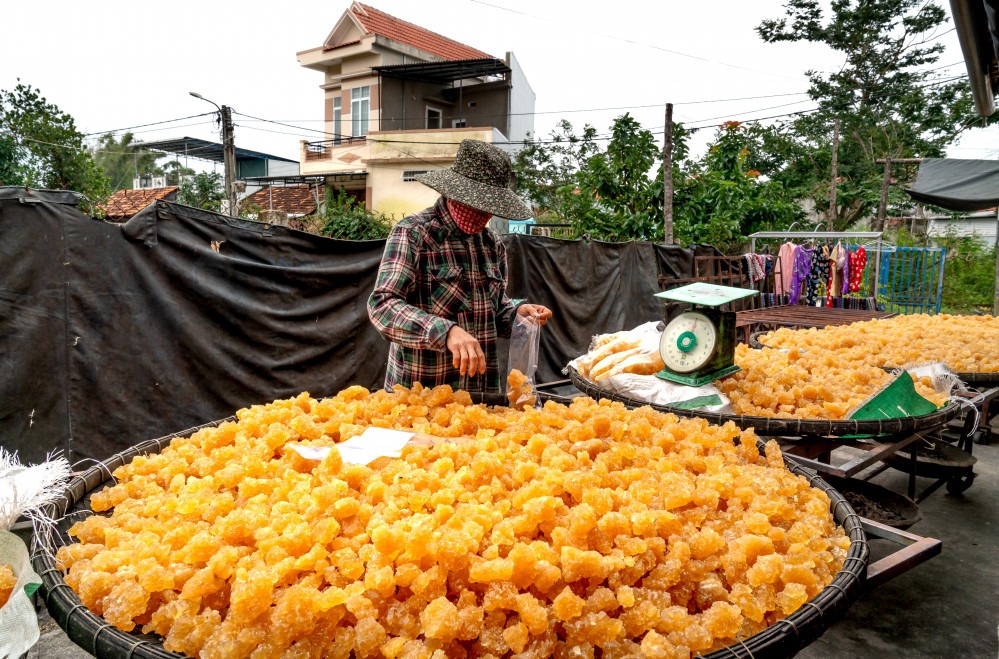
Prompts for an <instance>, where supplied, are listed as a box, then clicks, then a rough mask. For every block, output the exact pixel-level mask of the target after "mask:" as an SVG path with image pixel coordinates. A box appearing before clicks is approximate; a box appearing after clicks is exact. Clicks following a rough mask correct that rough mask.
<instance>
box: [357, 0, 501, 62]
mask: <svg viewBox="0 0 999 659" xmlns="http://www.w3.org/2000/svg"><path fill="white" fill-rule="evenodd" d="M348 11H350V12H351V14H352V15H353V16H354V18H356V19H357V21H358V22H359V23H360V24H361V26H362V27H363V29H364V31H365V32H367V33H369V34H380V35H381V36H383V37H388V38H389V39H394V40H395V41H399V42H401V43H404V44H407V45H410V46H413V47H414V48H419V49H420V50H423V51H426V52H428V53H431V54H433V55H437V56H438V57H442V58H444V59H446V60H465V59H486V58H489V59H492V55H490V54H488V53H484V52H482V51H481V50H478V49H476V48H472V47H471V46H466V45H465V44H463V43H458V42H457V41H455V40H453V39H448V38H447V37H443V36H441V35H439V34H437V33H436V32H431V31H430V30H428V29H426V28H422V27H420V26H419V25H413V24H412V23H408V22H406V21H404V20H401V19H398V18H396V17H395V16H390V15H389V14H386V13H385V12H383V11H379V10H378V9H375V8H374V7H371V6H368V5H364V4H361V3H360V2H355V3H354V4H353V5H351V7H350V9H349V10H348Z"/></svg>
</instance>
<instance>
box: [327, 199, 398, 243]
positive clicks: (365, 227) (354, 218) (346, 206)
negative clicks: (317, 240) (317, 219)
mask: <svg viewBox="0 0 999 659" xmlns="http://www.w3.org/2000/svg"><path fill="white" fill-rule="evenodd" d="M320 216H321V219H322V221H323V227H322V229H320V230H319V234H320V235H323V236H329V237H330V238H339V239H341V240H377V239H380V238H386V237H387V236H388V234H389V230H390V229H391V228H392V223H391V222H389V220H388V218H387V217H385V215H383V214H381V213H373V212H371V211H369V210H368V209H366V208H365V207H364V204H363V203H362V202H359V201H357V199H355V198H354V197H353V196H352V195H349V194H347V191H346V190H344V189H343V188H340V190H339V191H338V192H337V193H336V194H335V195H334V193H333V188H331V187H329V186H327V187H326V192H325V193H324V194H323V208H322V209H321V210H320Z"/></svg>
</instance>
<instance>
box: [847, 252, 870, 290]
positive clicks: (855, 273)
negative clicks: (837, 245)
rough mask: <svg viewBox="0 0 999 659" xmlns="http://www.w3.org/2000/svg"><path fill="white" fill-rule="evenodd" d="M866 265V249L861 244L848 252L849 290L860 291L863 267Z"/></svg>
mask: <svg viewBox="0 0 999 659" xmlns="http://www.w3.org/2000/svg"><path fill="white" fill-rule="evenodd" d="M866 267H867V250H865V249H864V246H863V245H861V246H859V247H858V248H857V251H855V252H853V253H852V254H850V292H851V293H858V292H860V285H861V283H862V282H863V280H864V269H865V268H866Z"/></svg>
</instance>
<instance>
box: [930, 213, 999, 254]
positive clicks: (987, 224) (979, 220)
mask: <svg viewBox="0 0 999 659" xmlns="http://www.w3.org/2000/svg"><path fill="white" fill-rule="evenodd" d="M996 223H997V218H996V215H995V214H994V213H990V214H988V215H983V216H972V217H963V218H959V219H953V220H952V219H938V218H931V219H930V220H929V224H928V225H927V227H926V232H927V233H928V234H929V235H931V236H946V235H948V233H954V234H956V235H958V236H971V235H976V236H978V237H979V238H980V239H981V240H982V242H984V243H986V245H988V246H992V245H994V244H995V242H996Z"/></svg>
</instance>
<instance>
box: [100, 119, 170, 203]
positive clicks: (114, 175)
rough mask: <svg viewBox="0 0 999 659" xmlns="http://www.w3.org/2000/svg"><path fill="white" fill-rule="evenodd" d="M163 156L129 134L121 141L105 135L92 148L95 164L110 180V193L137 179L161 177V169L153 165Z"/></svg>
mask: <svg viewBox="0 0 999 659" xmlns="http://www.w3.org/2000/svg"><path fill="white" fill-rule="evenodd" d="M162 157H163V155H162V154H159V153H155V152H153V151H150V150H148V149H146V148H144V147H142V146H141V145H140V144H137V143H136V141H135V136H134V135H132V133H124V134H123V135H122V136H121V137H120V138H116V137H115V136H114V135H113V134H112V133H105V134H104V135H101V138H100V139H99V140H98V142H97V148H95V149H94V161H95V162H96V163H97V164H98V165H99V166H100V167H101V168H102V169H103V170H104V173H105V174H106V175H107V177H108V179H109V180H110V182H111V190H127V189H130V188H131V187H132V179H134V178H138V177H140V176H154V175H155V176H162V175H163V174H164V171H163V168H162V167H159V166H158V165H157V164H156V161H157V160H159V159H160V158H162ZM174 185H176V184H174Z"/></svg>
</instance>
